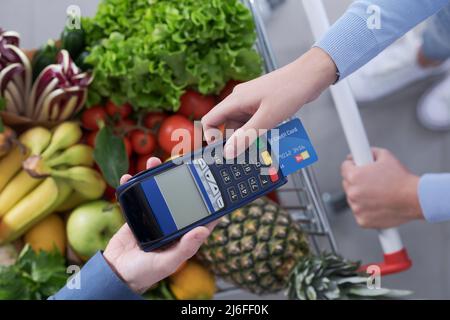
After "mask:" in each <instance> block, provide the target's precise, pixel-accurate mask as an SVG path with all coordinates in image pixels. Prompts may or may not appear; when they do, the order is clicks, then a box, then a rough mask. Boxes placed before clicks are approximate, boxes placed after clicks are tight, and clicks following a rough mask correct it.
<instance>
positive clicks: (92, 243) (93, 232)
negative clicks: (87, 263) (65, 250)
mask: <svg viewBox="0 0 450 320" xmlns="http://www.w3.org/2000/svg"><path fill="white" fill-rule="evenodd" d="M123 223H124V220H123V216H122V213H121V211H120V208H119V206H118V205H117V204H112V203H110V202H107V201H103V200H98V201H92V202H88V203H86V204H83V205H81V206H79V207H78V208H76V209H75V210H74V211H72V213H71V214H70V217H69V220H68V221H67V227H66V228H67V238H68V240H69V244H70V246H71V247H72V249H73V250H74V251H75V252H76V253H77V254H78V255H80V256H81V257H82V258H90V257H91V256H93V255H94V254H95V253H96V252H97V251H98V250H104V249H105V248H106V245H107V244H108V241H109V239H111V237H112V236H113V235H114V233H116V231H117V230H119V228H120V227H121V226H122V225H123Z"/></svg>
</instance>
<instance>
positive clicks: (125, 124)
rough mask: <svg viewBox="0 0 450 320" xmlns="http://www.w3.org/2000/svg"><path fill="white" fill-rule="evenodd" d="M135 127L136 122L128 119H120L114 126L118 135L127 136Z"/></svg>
mask: <svg viewBox="0 0 450 320" xmlns="http://www.w3.org/2000/svg"><path fill="white" fill-rule="evenodd" d="M135 126H136V122H134V121H133V120H130V119H122V120H120V121H119V122H118V123H117V124H116V130H117V132H118V133H119V134H123V135H125V134H126V135H128V134H129V133H130V132H131V131H132V130H133V127H135Z"/></svg>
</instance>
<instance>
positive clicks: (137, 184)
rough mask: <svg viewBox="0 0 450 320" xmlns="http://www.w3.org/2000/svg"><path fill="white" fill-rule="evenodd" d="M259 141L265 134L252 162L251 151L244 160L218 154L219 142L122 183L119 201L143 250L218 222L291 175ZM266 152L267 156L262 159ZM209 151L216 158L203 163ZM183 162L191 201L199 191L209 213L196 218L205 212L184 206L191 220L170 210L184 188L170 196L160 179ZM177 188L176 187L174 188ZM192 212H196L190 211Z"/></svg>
mask: <svg viewBox="0 0 450 320" xmlns="http://www.w3.org/2000/svg"><path fill="white" fill-rule="evenodd" d="M260 141H261V138H259V139H258V143H256V144H257V145H259V146H263V147H262V149H261V148H260V147H257V151H256V154H257V157H256V158H255V159H254V160H253V161H250V157H251V155H250V153H249V150H247V151H246V158H245V159H246V161H245V162H244V163H240V164H236V163H233V164H230V163H227V162H226V161H225V159H224V158H223V156H222V155H221V154H219V153H218V154H217V155H216V154H215V153H217V152H216V150H223V144H224V143H225V142H219V143H217V144H213V145H210V146H207V147H204V148H203V149H200V150H198V151H196V152H193V153H190V154H188V155H185V156H183V157H180V158H177V159H174V160H170V161H168V162H165V163H163V164H161V165H159V166H157V167H154V168H151V169H148V170H146V171H143V172H141V173H139V174H137V175H136V176H134V177H133V178H131V179H130V180H129V181H128V182H127V183H125V184H123V185H121V186H120V187H118V188H117V191H116V195H117V199H118V201H119V203H120V205H121V208H122V212H123V213H124V216H125V219H126V221H127V223H128V225H129V226H130V228H131V230H132V231H133V234H134V235H135V237H136V239H137V241H138V243H139V246H140V247H141V248H142V249H143V250H144V251H152V250H155V249H157V248H160V247H162V246H165V245H167V244H170V243H171V242H173V241H174V240H176V239H178V238H180V237H181V236H182V235H184V234H185V233H187V232H188V231H190V230H192V229H194V228H195V227H198V226H202V225H206V224H208V223H210V222H212V221H214V220H217V219H218V218H220V217H222V216H224V215H226V214H228V213H231V212H233V211H234V210H236V209H238V208H240V207H243V206H245V205H246V204H248V203H250V202H251V201H253V200H255V199H257V198H259V197H261V196H263V195H265V194H267V193H270V192H271V191H273V190H275V189H277V188H278V187H280V186H282V185H283V184H285V183H286V182H287V178H286V177H285V176H284V175H283V173H282V171H281V170H280V169H279V166H278V162H277V160H276V159H275V157H273V158H272V157H270V158H269V159H268V155H270V145H269V143H268V142H267V140H265V139H264V142H266V143H263V144H261V143H260ZM218 147H219V148H218ZM262 153H264V157H261V154H262ZM205 154H212V158H213V161H205V158H204V155H205ZM208 162H213V163H208ZM179 166H186V167H187V168H188V169H189V173H190V176H191V178H192V180H193V182H194V183H195V186H196V188H188V189H189V190H186V192H187V193H189V194H191V196H190V198H189V199H191V198H195V199H197V198H196V197H197V196H196V194H197V192H198V194H199V195H200V197H198V200H197V201H196V203H197V202H201V201H203V205H204V207H205V212H206V211H207V212H208V214H207V215H206V216H202V217H197V218H196V217H195V216H196V215H197V211H202V210H200V209H198V210H197V209H193V208H192V206H189V205H186V206H185V207H184V208H185V209H183V210H185V213H186V217H188V216H189V215H193V217H194V218H193V219H194V221H188V222H187V223H186V217H184V216H180V213H178V214H177V216H175V217H174V214H173V212H171V210H170V208H169V206H170V204H173V203H174V201H178V199H179V201H182V200H181V198H182V194H181V192H178V194H170V193H169V195H168V192H167V191H166V189H167V188H166V186H164V188H163V187H162V186H161V185H160V184H159V181H158V177H160V176H161V175H162V174H164V173H168V172H169V171H170V170H174V169H176V168H177V167H179ZM263 168H265V169H266V170H265V171H264V172H265V174H261V172H262V171H261V170H262V169H263ZM267 172H269V174H267ZM238 173H239V174H238ZM176 177H177V176H176V175H175V178H176ZM182 180H185V178H183V179H182V178H181V173H180V183H182V182H181V181H182ZM175 181H178V180H175ZM189 183H190V182H189ZM175 184H177V183H175ZM175 187H176V186H175V185H174V189H175ZM178 187H179V186H178ZM163 189H164V190H163ZM192 189H196V190H192ZM192 192H194V193H195V194H194V193H192ZM164 193H165V194H164ZM167 197H170V198H171V199H167ZM173 197H174V198H173ZM169 200H170V201H169ZM169 202H170V203H169ZM178 205H182V204H179V203H178V204H175V206H178ZM189 210H193V211H196V212H189ZM178 211H179V210H178ZM181 215H183V214H181ZM177 220H178V224H177ZM188 220H189V219H188ZM180 221H183V223H180Z"/></svg>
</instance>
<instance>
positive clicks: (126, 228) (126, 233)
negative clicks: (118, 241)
mask: <svg viewBox="0 0 450 320" xmlns="http://www.w3.org/2000/svg"><path fill="white" fill-rule="evenodd" d="M116 235H120V236H130V235H131V236H132V235H133V233H132V232H131V229H130V227H129V226H128V223H124V224H123V225H122V227H120V229H119V230H118V231H117V232H116Z"/></svg>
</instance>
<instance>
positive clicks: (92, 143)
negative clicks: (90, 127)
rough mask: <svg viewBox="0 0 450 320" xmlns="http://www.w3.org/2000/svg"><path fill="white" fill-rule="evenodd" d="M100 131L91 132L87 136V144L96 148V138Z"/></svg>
mask: <svg viewBox="0 0 450 320" xmlns="http://www.w3.org/2000/svg"><path fill="white" fill-rule="evenodd" d="M97 133H98V131H92V132H89V133H88V134H87V136H86V144H88V145H90V146H91V147H92V148H95V138H96V137H97Z"/></svg>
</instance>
